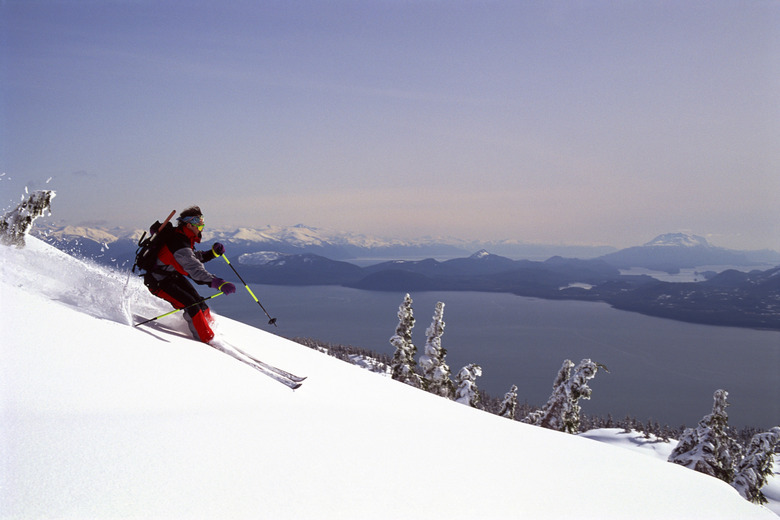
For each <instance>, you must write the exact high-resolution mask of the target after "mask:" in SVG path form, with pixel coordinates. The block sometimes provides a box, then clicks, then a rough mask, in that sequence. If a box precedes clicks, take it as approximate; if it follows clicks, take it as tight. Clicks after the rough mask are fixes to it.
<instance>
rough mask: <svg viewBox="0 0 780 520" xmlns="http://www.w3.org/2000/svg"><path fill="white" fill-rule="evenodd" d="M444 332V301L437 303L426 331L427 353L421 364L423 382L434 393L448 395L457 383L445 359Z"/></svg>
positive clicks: (451, 393)
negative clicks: (451, 375)
mask: <svg viewBox="0 0 780 520" xmlns="http://www.w3.org/2000/svg"><path fill="white" fill-rule="evenodd" d="M442 334H444V303H443V302H438V303H436V308H435V310H434V312H433V319H432V321H431V325H430V327H428V329H427V330H426V331H425V335H426V337H427V341H426V342H425V348H424V351H425V353H424V354H423V355H422V356H420V360H419V365H420V368H421V369H422V375H423V382H424V384H425V387H426V389H427V390H428V391H429V392H431V393H432V394H436V395H440V396H442V397H447V398H449V399H451V398H452V396H453V395H454V394H455V385H454V384H453V382H452V379H450V367H449V366H448V365H447V363H446V362H445V361H444V357H445V356H446V355H447V351H446V350H445V349H444V348H443V347H442V346H441V336H442Z"/></svg>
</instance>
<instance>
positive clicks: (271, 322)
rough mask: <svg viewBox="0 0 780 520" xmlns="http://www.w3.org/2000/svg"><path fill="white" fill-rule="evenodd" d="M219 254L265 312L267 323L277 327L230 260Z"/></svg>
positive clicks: (274, 319)
mask: <svg viewBox="0 0 780 520" xmlns="http://www.w3.org/2000/svg"><path fill="white" fill-rule="evenodd" d="M220 256H221V257H222V258H224V259H225V262H227V264H228V265H229V266H230V268H231V269H232V270H233V272H234V273H236V276H238V279H239V280H241V283H243V284H244V287H246V290H247V291H249V294H251V295H252V298H254V300H255V302H257V304H258V305H259V306H260V308H261V309H263V312H264V313H265V315H266V316H268V324H269V325H273V326H274V327H278V325H277V324H276V318H272V317H271V315H270V314H268V311H267V310H265V307H263V304H262V303H260V300H258V299H257V296H255V293H253V292H252V289H250V288H249V286H248V285H247V283H246V282H245V281H244V279H243V278H241V275H240V274H238V271H236V268H235V267H233V264H231V263H230V260H228V257H226V256H225V255H220Z"/></svg>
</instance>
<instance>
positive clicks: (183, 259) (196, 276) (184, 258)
mask: <svg viewBox="0 0 780 520" xmlns="http://www.w3.org/2000/svg"><path fill="white" fill-rule="evenodd" d="M173 257H174V258H175V259H176V261H177V262H179V265H181V266H182V267H183V268H184V270H185V271H187V274H188V275H190V278H192V280H193V281H194V282H195V283H198V284H201V285H208V284H210V283H211V281H212V280H213V279H214V278H216V277H215V276H214V275H213V274H211V273H210V272H208V271H206V268H204V267H203V264H202V263H201V262H200V261H199V260H198V259H197V258H196V257H195V251H193V250H192V249H190V248H189V247H183V248H181V249H179V250H177V251H176V252H175V253H173Z"/></svg>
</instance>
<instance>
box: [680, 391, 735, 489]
mask: <svg viewBox="0 0 780 520" xmlns="http://www.w3.org/2000/svg"><path fill="white" fill-rule="evenodd" d="M728 395H729V393H728V392H726V391H725V390H717V391H716V392H715V394H714V395H713V400H714V403H713V405H712V413H711V414H709V415H705V416H704V417H703V418H702V420H701V421H699V424H698V426H697V427H696V428H687V429H686V430H685V431H684V432H683V434H682V438H681V439H680V442H679V443H678V444H677V447H676V448H675V449H674V450H673V451H672V453H671V455H669V462H674V463H675V464H680V465H681V466H685V467H686V468H690V469H693V470H696V471H698V472H700V473H706V474H707V475H711V476H713V477H716V478H719V479H721V480H723V481H724V482H729V483H731V482H732V481H733V480H734V472H735V461H736V460H738V458H739V455H740V451H741V450H740V447H739V444H738V443H737V441H736V440H735V439H734V437H733V436H732V434H731V432H730V428H729V424H728V423H729V416H728V414H727V413H726V407H727V406H728V403H727V402H726V399H727V397H728Z"/></svg>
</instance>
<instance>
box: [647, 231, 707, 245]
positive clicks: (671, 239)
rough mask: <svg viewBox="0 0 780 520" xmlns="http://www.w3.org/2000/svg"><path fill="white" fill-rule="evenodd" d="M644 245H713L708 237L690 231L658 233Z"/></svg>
mask: <svg viewBox="0 0 780 520" xmlns="http://www.w3.org/2000/svg"><path fill="white" fill-rule="evenodd" d="M644 247H711V246H710V243H709V242H707V239H706V238H704V237H700V236H698V235H691V234H689V233H665V234H663V235H658V236H657V237H655V238H654V239H653V240H651V241H650V242H648V243H646V244H644Z"/></svg>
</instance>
